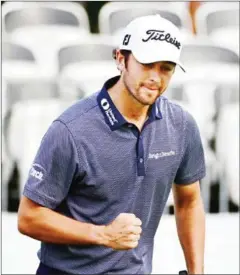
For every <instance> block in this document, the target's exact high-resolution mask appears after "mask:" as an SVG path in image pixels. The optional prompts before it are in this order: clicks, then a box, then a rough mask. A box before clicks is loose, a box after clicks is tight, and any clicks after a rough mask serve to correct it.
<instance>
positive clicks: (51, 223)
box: [18, 207, 103, 245]
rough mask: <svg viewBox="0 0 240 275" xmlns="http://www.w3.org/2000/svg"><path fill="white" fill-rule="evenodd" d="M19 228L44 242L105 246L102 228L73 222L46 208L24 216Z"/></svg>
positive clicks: (40, 208)
mask: <svg viewBox="0 0 240 275" xmlns="http://www.w3.org/2000/svg"><path fill="white" fill-rule="evenodd" d="M18 227H19V231H20V232H21V233H22V234H24V235H27V236H29V237H32V238H34V239H37V240H40V241H44V242H49V243H58V244H77V245H81V244H82V245H87V244H89V245H91V244H95V245H96V244H97V245H100V244H103V234H102V227H101V226H96V225H93V224H89V223H83V222H79V221H76V220H73V219H71V218H68V217H66V216H64V215H61V214H59V213H57V212H55V211H53V210H51V209H48V208H45V207H39V208H38V209H37V210H35V211H34V213H32V214H28V215H23V217H22V218H21V222H19V225H18Z"/></svg>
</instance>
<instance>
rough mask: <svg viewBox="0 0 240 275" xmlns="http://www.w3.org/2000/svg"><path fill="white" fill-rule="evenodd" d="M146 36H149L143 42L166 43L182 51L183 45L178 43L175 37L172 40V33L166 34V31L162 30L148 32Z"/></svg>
mask: <svg viewBox="0 0 240 275" xmlns="http://www.w3.org/2000/svg"><path fill="white" fill-rule="evenodd" d="M146 34H147V35H148V36H147V37H146V38H145V39H142V41H143V42H147V41H149V40H158V41H166V42H167V43H170V44H172V45H174V46H175V47H177V48H178V49H179V50H180V47H181V43H180V42H179V41H177V40H176V38H175V37H174V38H172V36H171V34H170V33H165V31H162V30H148V31H146Z"/></svg>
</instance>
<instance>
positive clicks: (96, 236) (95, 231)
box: [91, 225, 108, 246]
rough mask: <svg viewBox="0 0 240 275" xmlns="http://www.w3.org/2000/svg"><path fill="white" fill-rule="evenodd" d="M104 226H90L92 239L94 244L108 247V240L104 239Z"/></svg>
mask: <svg viewBox="0 0 240 275" xmlns="http://www.w3.org/2000/svg"><path fill="white" fill-rule="evenodd" d="M105 229H106V226H105V225H93V226H92V234H91V235H92V239H93V242H94V244H96V245H103V246H108V239H107V237H106V233H105V231H106V230H105Z"/></svg>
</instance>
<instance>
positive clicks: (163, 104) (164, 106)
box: [158, 96, 195, 126]
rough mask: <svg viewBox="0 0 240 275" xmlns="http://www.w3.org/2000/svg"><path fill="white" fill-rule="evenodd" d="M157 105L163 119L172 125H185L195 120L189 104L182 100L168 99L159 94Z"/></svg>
mask: <svg viewBox="0 0 240 275" xmlns="http://www.w3.org/2000/svg"><path fill="white" fill-rule="evenodd" d="M158 105H159V109H160V111H161V114H162V117H163V119H166V120H168V121H169V122H171V123H173V124H174V125H182V126H185V125H186V124H187V123H192V122H194V121H195V120H194V118H193V116H192V115H191V113H190V108H189V106H188V105H187V104H186V103H184V102H180V101H173V100H169V99H168V98H167V97H164V96H161V97H160V98H159V99H158Z"/></svg>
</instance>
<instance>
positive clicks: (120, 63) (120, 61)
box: [116, 49, 125, 72]
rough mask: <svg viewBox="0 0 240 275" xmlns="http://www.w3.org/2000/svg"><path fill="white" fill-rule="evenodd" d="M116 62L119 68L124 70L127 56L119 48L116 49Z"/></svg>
mask: <svg viewBox="0 0 240 275" xmlns="http://www.w3.org/2000/svg"><path fill="white" fill-rule="evenodd" d="M116 63H117V68H118V70H119V71H120V72H122V71H123V69H124V67H125V58H124V56H123V55H122V54H121V52H120V50H119V49H117V50H116Z"/></svg>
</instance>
